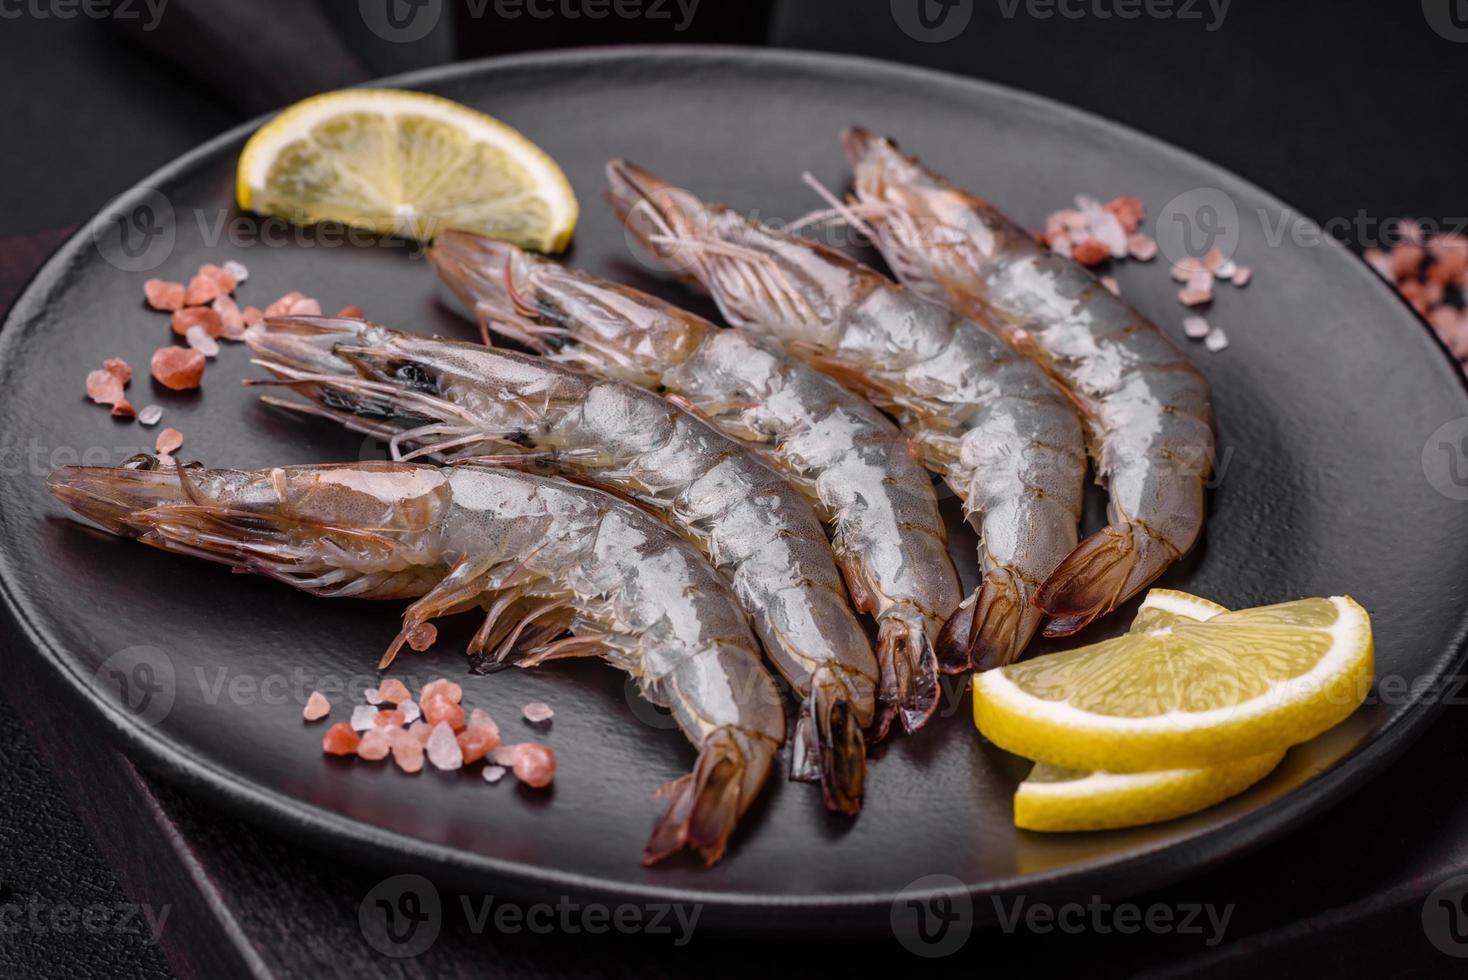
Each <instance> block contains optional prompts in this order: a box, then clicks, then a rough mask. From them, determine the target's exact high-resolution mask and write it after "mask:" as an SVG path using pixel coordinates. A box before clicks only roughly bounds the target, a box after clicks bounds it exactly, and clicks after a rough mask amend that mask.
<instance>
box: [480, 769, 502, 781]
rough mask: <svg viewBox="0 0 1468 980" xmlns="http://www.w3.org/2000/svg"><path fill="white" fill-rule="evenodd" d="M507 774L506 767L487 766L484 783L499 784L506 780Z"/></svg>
mask: <svg viewBox="0 0 1468 980" xmlns="http://www.w3.org/2000/svg"><path fill="white" fill-rule="evenodd" d="M505 772H506V770H505V767H504V766H485V767H484V781H485V782H486V783H497V782H499V781H500V780H501V779H504V778H505Z"/></svg>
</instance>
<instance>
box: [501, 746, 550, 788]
mask: <svg viewBox="0 0 1468 980" xmlns="http://www.w3.org/2000/svg"><path fill="white" fill-rule="evenodd" d="M510 768H511V770H512V771H513V772H514V773H515V778H516V779H518V780H520V782H522V783H524V784H525V785H526V786H533V787H534V788H536V789H540V788H542V787H545V786H549V785H550V784H551V780H552V779H554V778H555V776H556V754H555V752H554V751H552V750H551V747H550V746H549V745H542V744H541V743H539V742H526V743H525V744H523V745H521V746H520V751H518V752H516V753H515V764H514V765H513V766H511V767H510Z"/></svg>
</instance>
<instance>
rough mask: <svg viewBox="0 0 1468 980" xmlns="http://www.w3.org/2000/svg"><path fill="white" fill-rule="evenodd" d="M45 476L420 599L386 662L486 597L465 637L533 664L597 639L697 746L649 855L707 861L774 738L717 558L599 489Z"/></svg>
mask: <svg viewBox="0 0 1468 980" xmlns="http://www.w3.org/2000/svg"><path fill="white" fill-rule="evenodd" d="M49 487H50V489H51V492H52V493H53V494H55V495H56V496H57V497H58V498H60V499H61V500H62V501H63V502H64V503H66V504H67V506H69V507H70V508H71V509H72V510H74V511H75V512H76V513H78V514H80V515H82V516H83V517H86V518H88V519H90V520H92V521H95V522H96V523H98V524H100V525H101V526H102V527H104V528H106V529H107V530H109V531H111V532H112V533H114V534H118V535H122V536H126V537H134V538H137V539H139V540H141V541H143V542H144V543H146V544H150V545H152V546H154V547H156V548H161V549H163V550H165V551H172V552H177V553H180V554H186V555H194V556H196V557H200V558H205V559H208V560H210V561H216V562H221V563H223V564H226V565H229V566H231V567H233V568H235V569H236V570H239V571H246V572H254V573H256V574H260V575H267V576H269V577H271V578H274V579H277V580H279V581H282V582H285V583H287V584H289V585H291V586H294V587H295V588H298V589H302V590H304V591H307V592H311V593H313V594H316V595H321V596H357V597H361V598H369V599H403V598H412V597H417V601H416V602H414V603H413V604H412V605H411V606H409V607H408V610H407V612H406V614H405V615H404V617H403V628H402V632H400V633H399V635H398V637H397V638H396V639H395V640H394V641H393V643H392V645H391V647H390V648H389V650H388V653H387V655H386V656H385V657H384V665H386V663H387V662H390V661H391V659H392V657H393V655H394V654H396V652H397V651H398V649H399V648H400V647H401V646H402V645H403V642H404V640H405V638H406V636H407V635H408V633H409V631H410V630H412V629H413V627H415V626H417V625H420V624H422V623H425V622H428V621H429V620H431V619H434V618H435V617H438V616H442V615H446V614H449V613H453V612H458V611H461V610H465V609H470V608H473V607H475V606H479V607H483V608H485V609H487V610H488V613H487V615H486V617H485V621H484V624H483V626H481V627H480V629H479V630H478V632H477V633H476V634H475V635H474V638H473V640H472V641H471V643H470V652H486V653H488V652H493V653H494V655H495V656H497V657H498V658H499V659H500V660H502V661H505V662H511V663H515V664H518V665H519V666H524V667H529V666H532V665H534V664H539V663H543V662H545V661H549V660H555V659H559V658H563V657H579V656H595V657H600V658H602V659H604V660H606V661H607V662H609V663H611V664H612V665H613V666H615V667H617V668H618V669H620V670H623V671H626V672H627V673H629V674H631V675H632V676H634V677H636V678H637V680H638V681H639V683H640V685H641V688H642V692H643V694H644V696H646V697H647V698H648V699H649V700H651V701H653V702H655V703H657V704H660V705H664V706H666V707H668V708H669V709H670V710H671V712H672V715H673V717H674V718H675V719H677V722H678V725H679V727H680V728H681V729H682V731H683V733H684V734H685V735H686V736H687V737H688V739H689V741H691V742H692V743H693V745H694V746H695V747H696V748H697V749H698V751H699V754H698V761H697V763H696V764H695V766H694V769H693V771H692V772H691V773H690V774H689V775H686V776H684V777H682V778H681V779H679V780H678V781H677V782H675V783H673V784H670V787H668V789H669V795H670V796H671V797H672V801H671V802H670V803H669V805H668V807H667V809H666V811H665V812H664V814H663V815H662V817H661V818H660V819H659V821H658V823H657V825H656V828H655V830H654V832H653V834H652V837H651V839H650V840H649V841H648V844H647V848H646V850H645V851H644V855H643V858H644V861H645V862H647V863H652V862H655V861H657V860H660V859H661V858H663V857H666V856H667V855H669V854H671V853H673V852H674V851H677V850H679V849H680V848H682V847H685V846H686V847H690V848H693V849H695V850H697V851H699V852H700V853H701V854H702V855H703V857H704V859H705V860H706V861H707V862H708V863H710V864H712V863H713V862H714V861H717V860H718V859H719V857H720V855H721V854H722V853H723V851H724V847H725V844H726V842H727V840H728V838H729V835H730V833H731V832H732V831H733V829H734V825H735V822H736V820H737V819H738V817H739V815H740V814H742V813H743V812H744V811H745V810H746V809H748V808H749V806H750V804H751V803H752V802H753V801H754V799H755V797H756V796H757V795H758V793H759V791H760V788H761V786H762V785H763V784H764V781H765V778H766V776H767V775H768V774H769V771H770V768H771V765H772V763H773V761H774V757H775V754H776V752H777V751H778V749H779V746H780V744H781V742H782V741H783V739H784V735H785V722H784V714H783V712H782V710H781V707H780V700H779V694H778V691H777V690H776V688H775V683H774V681H773V679H772V678H771V677H770V676H769V674H768V673H767V672H766V671H765V669H764V667H763V665H762V663H761V661H760V655H759V648H758V646H757V645H756V643H755V639H754V636H753V635H752V634H751V633H750V631H749V626H748V623H747V621H746V619H745V616H744V613H743V610H742V609H741V608H740V606H739V603H738V600H737V599H736V598H735V596H734V595H733V593H732V592H731V591H730V590H729V589H728V587H727V586H726V585H725V584H724V582H723V580H722V578H721V577H720V575H719V574H718V572H717V571H715V569H713V568H712V567H711V566H710V565H709V563H708V561H707V560H706V559H705V558H704V557H703V556H702V555H701V554H699V552H698V550H697V549H696V548H695V547H694V546H693V545H692V544H691V543H689V542H688V541H687V540H685V539H684V538H683V537H682V536H680V535H679V534H677V533H676V532H674V531H673V530H671V529H670V528H668V527H666V526H665V525H663V524H662V523H660V522H659V521H657V520H656V519H655V518H653V517H652V516H650V515H649V514H647V513H645V512H644V511H642V510H641V509H640V508H638V507H636V506H635V505H633V504H630V503H628V502H626V501H624V500H621V499H619V498H617V497H615V496H613V495H611V494H608V493H605V492H603V491H600V490H595V489H592V488H590V487H584V486H577V485H574V484H570V483H566V482H563V481H561V480H557V479H553V478H549V477H544V476H537V475H534V474H530V473H522V472H515V471H508V470H502V469H494V468H490V467H484V466H463V467H453V468H443V469H439V468H437V467H432V466H426V465H417V464H412V463H387V462H368V463H349V464H341V465H324V466H288V467H281V468H277V469H271V470H227V469H204V468H202V467H197V466H192V467H169V468H167V469H161V468H159V467H158V463H157V460H156V459H154V458H152V457H137V458H135V460H134V461H133V462H132V463H131V465H129V466H124V467H86V466H68V467H63V468H61V469H59V470H57V471H55V472H54V473H52V474H51V477H50V480H49ZM568 631H569V633H570V635H569V636H565V634H566V633H567V632H568Z"/></svg>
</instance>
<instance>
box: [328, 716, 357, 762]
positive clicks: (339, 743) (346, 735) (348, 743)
mask: <svg viewBox="0 0 1468 980" xmlns="http://www.w3.org/2000/svg"><path fill="white" fill-rule="evenodd" d="M360 742H361V739H359V738H358V737H357V733H356V732H354V731H352V726H351V725H348V724H347V723H346V722H344V721H339V722H337V723H336V724H335V725H332V726H331V727H330V728H328V729H327V730H326V734H325V735H323V736H321V750H322V751H323V752H326V753H327V754H329V755H355V754H356V752H357V745H358V744H359V743H360Z"/></svg>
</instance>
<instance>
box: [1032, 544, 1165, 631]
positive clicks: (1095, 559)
mask: <svg viewBox="0 0 1468 980" xmlns="http://www.w3.org/2000/svg"><path fill="white" fill-rule="evenodd" d="M1179 557H1180V555H1179V554H1178V553H1177V551H1176V549H1174V548H1172V547H1170V546H1169V545H1168V544H1167V542H1165V541H1163V540H1162V539H1161V538H1159V537H1157V536H1156V535H1154V534H1152V533H1150V532H1149V531H1148V530H1147V529H1146V528H1145V527H1143V526H1142V525H1140V524H1136V523H1133V522H1127V523H1119V524H1111V525H1108V526H1107V527H1104V528H1102V529H1101V530H1100V531H1097V532H1096V533H1095V534H1093V535H1091V536H1090V537H1088V538H1086V539H1085V540H1084V541H1082V542H1081V543H1080V544H1078V545H1076V547H1075V550H1073V551H1072V552H1071V553H1070V554H1069V555H1066V556H1065V559H1064V560H1063V561H1061V563H1060V564H1059V565H1057V566H1056V567H1055V570H1054V571H1052V572H1051V573H1050V576H1049V577H1048V578H1047V579H1046V580H1045V582H1044V584H1043V585H1041V586H1040V591H1039V592H1037V593H1036V594H1035V598H1034V604H1035V606H1036V607H1038V608H1039V609H1041V610H1043V611H1044V613H1045V614H1046V615H1047V616H1050V617H1051V619H1050V622H1049V623H1047V624H1046V626H1045V635H1046V636H1070V635H1071V634H1072V633H1075V632H1076V631H1078V630H1080V629H1082V628H1083V627H1085V626H1086V625H1087V624H1088V623H1090V622H1091V621H1092V620H1094V619H1095V618H1096V617H1098V616H1104V615H1105V614H1106V613H1109V612H1111V611H1112V610H1113V609H1115V608H1116V607H1117V606H1119V605H1121V604H1122V603H1123V602H1125V601H1126V600H1127V599H1129V598H1131V597H1132V596H1133V595H1134V594H1136V593H1137V592H1138V591H1140V590H1141V589H1142V588H1143V587H1144V586H1146V585H1147V584H1148V583H1149V582H1151V581H1152V580H1153V579H1155V578H1156V577H1157V576H1158V575H1160V574H1162V571H1163V570H1164V569H1165V568H1167V566H1168V565H1169V564H1171V563H1172V562H1174V561H1176V560H1177V559H1178V558H1179Z"/></svg>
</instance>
